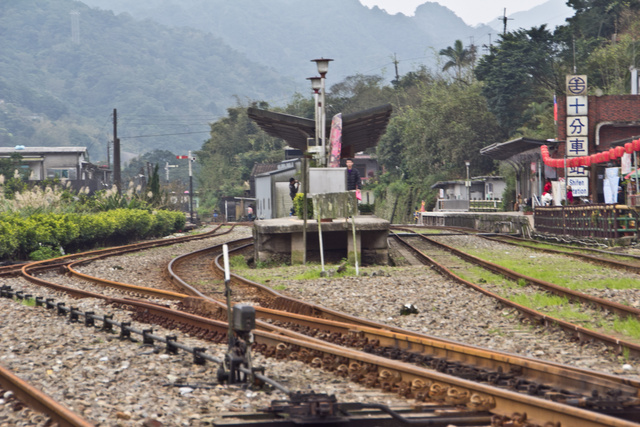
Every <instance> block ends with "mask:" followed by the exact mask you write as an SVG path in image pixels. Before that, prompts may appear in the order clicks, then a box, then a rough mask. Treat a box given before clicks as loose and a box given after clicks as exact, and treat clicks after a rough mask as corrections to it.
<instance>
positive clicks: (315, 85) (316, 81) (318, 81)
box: [307, 77, 322, 147]
mask: <svg viewBox="0 0 640 427" xmlns="http://www.w3.org/2000/svg"><path fill="white" fill-rule="evenodd" d="M307 80H310V81H311V89H313V97H314V100H315V104H314V105H315V108H314V118H315V121H316V135H315V146H316V147H317V146H318V140H319V138H320V135H319V132H320V123H319V119H320V113H319V111H318V110H319V109H320V105H319V104H318V102H319V101H318V98H319V96H320V90H321V89H322V77H308V78H307Z"/></svg>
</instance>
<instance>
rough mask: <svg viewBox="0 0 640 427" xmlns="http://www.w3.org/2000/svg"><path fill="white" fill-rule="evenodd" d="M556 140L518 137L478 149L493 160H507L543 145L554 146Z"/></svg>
mask: <svg viewBox="0 0 640 427" xmlns="http://www.w3.org/2000/svg"><path fill="white" fill-rule="evenodd" d="M556 144H557V141H547V140H544V139H532V138H518V139H512V140H511V141H507V142H496V143H493V144H491V145H487V146H486V147H484V148H482V149H481V150H480V154H482V155H483V156H488V157H491V158H492V159H494V160H507V159H510V158H511V157H513V156H515V155H518V154H520V153H524V152H525V151H529V150H532V149H534V148H540V147H541V146H543V145H549V146H555V145H556Z"/></svg>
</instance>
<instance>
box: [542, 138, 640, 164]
mask: <svg viewBox="0 0 640 427" xmlns="http://www.w3.org/2000/svg"><path fill="white" fill-rule="evenodd" d="M634 151H640V139H636V140H634V141H631V142H627V143H626V144H624V147H623V146H619V147H615V148H611V149H610V150H608V151H603V152H600V153H595V154H592V155H590V156H580V157H569V158H566V159H554V158H553V157H550V156H549V147H547V146H546V145H543V146H542V147H540V154H542V161H543V162H544V164H545V165H547V166H549V167H552V168H564V167H565V162H566V163H567V164H566V167H568V168H577V167H580V166H591V165H593V164H597V163H605V162H608V161H610V160H615V159H619V158H620V157H622V156H623V155H624V153H629V154H631V153H633V152H634Z"/></svg>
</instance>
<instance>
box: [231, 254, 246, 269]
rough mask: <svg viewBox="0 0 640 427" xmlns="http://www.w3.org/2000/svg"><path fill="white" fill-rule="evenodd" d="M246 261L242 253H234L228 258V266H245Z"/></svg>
mask: <svg viewBox="0 0 640 427" xmlns="http://www.w3.org/2000/svg"><path fill="white" fill-rule="evenodd" d="M246 267H247V261H246V260H245V259H244V256H242V255H236V256H232V257H231V258H229V268H246Z"/></svg>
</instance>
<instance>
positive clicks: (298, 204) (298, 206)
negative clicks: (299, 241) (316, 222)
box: [293, 193, 313, 219]
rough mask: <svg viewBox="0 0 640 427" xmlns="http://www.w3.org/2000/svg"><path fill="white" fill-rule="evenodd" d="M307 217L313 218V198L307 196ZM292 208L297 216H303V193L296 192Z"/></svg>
mask: <svg viewBox="0 0 640 427" xmlns="http://www.w3.org/2000/svg"><path fill="white" fill-rule="evenodd" d="M307 206H308V207H307V218H309V219H310V218H313V200H312V199H311V197H309V198H307ZM293 208H294V209H295V213H296V215H297V216H298V218H302V217H303V216H304V194H302V193H298V194H296V197H295V198H294V199H293Z"/></svg>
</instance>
